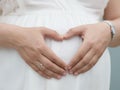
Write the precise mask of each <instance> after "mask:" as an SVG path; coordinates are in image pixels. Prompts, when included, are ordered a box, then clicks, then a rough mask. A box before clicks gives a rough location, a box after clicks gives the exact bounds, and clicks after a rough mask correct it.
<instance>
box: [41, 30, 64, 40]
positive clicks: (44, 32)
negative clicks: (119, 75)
mask: <svg viewBox="0 0 120 90" xmlns="http://www.w3.org/2000/svg"><path fill="white" fill-rule="evenodd" d="M41 32H42V35H43V36H46V37H50V38H53V39H55V40H57V41H61V40H62V39H63V37H62V36H61V35H59V34H58V33H57V32H56V31H54V30H51V29H48V28H44V29H43V30H41Z"/></svg>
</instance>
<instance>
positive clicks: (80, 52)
mask: <svg viewBox="0 0 120 90" xmlns="http://www.w3.org/2000/svg"><path fill="white" fill-rule="evenodd" d="M89 50H90V46H89V45H88V43H87V41H85V40H84V41H83V43H82V45H81V47H80V48H79V50H78V51H77V53H76V54H75V56H74V57H73V59H72V60H71V61H70V63H69V64H68V69H71V68H73V67H74V66H75V65H76V64H77V63H78V62H79V61H80V60H81V59H82V58H83V57H84V56H85V55H86V53H87V52H88V51H89Z"/></svg>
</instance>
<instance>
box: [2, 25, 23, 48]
mask: <svg viewBox="0 0 120 90" xmlns="http://www.w3.org/2000/svg"><path fill="white" fill-rule="evenodd" d="M0 27H1V29H0V46H1V47H10V48H15V47H16V46H17V45H18V44H19V38H18V36H19V31H20V30H21V27H19V26H16V25H10V24H0Z"/></svg>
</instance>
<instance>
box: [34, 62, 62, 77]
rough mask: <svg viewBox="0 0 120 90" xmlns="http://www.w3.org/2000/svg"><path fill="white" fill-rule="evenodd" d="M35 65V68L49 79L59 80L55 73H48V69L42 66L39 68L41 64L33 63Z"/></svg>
mask: <svg viewBox="0 0 120 90" xmlns="http://www.w3.org/2000/svg"><path fill="white" fill-rule="evenodd" d="M34 64H35V65H36V67H38V68H39V70H40V71H41V72H43V73H45V74H46V75H48V76H49V77H50V78H56V79H60V78H61V76H60V75H58V74H57V73H54V72H52V71H50V70H49V69H48V68H46V67H45V66H44V65H42V66H41V63H40V62H39V61H37V62H35V63H34Z"/></svg>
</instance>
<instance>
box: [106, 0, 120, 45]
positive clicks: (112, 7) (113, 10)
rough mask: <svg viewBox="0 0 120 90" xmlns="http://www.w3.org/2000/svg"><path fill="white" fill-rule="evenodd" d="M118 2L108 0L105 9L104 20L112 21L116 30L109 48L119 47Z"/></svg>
mask: <svg viewBox="0 0 120 90" xmlns="http://www.w3.org/2000/svg"><path fill="white" fill-rule="evenodd" d="M119 8H120V0H110V2H109V3H108V6H107V8H106V9H105V14H104V19H106V20H110V21H112V23H113V25H114V26H115V29H116V34H115V37H114V39H113V40H112V41H111V43H110V45H109V46H111V47H115V46H118V45H120V10H119Z"/></svg>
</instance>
